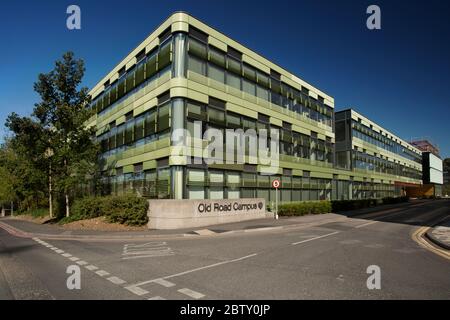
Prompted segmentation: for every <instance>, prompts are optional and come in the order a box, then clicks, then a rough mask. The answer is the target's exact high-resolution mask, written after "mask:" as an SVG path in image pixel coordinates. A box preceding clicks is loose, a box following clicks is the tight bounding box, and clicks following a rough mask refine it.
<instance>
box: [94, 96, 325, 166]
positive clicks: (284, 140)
mask: <svg viewBox="0 0 450 320" xmlns="http://www.w3.org/2000/svg"><path fill="white" fill-rule="evenodd" d="M211 101H212V102H211V103H210V104H211V105H208V106H207V105H202V104H198V103H195V102H193V101H190V100H187V101H186V106H185V108H186V115H187V121H186V128H187V130H188V131H189V132H190V134H191V136H194V122H195V121H201V123H202V128H203V130H207V129H208V128H216V129H220V130H224V129H225V128H229V129H236V128H242V129H243V130H248V129H254V130H255V131H259V130H261V129H265V130H267V131H268V132H269V130H274V129H275V130H279V132H280V147H279V151H280V153H281V154H284V155H290V156H296V157H301V158H305V159H312V160H317V161H325V162H328V163H333V144H332V143H331V140H330V139H329V138H328V139H327V140H321V139H318V138H317V134H315V133H313V134H312V136H308V135H305V134H301V133H298V132H294V131H292V129H291V125H290V124H288V123H284V124H283V127H277V126H274V125H271V124H270V121H269V117H267V116H265V115H262V114H261V115H260V117H259V119H258V120H256V119H253V118H249V117H246V116H243V115H239V114H236V113H232V112H229V111H226V108H225V106H224V104H223V105H222V108H223V109H221V107H220V102H219V101H217V103H215V102H213V101H215V99H212V100H211ZM217 105H219V107H218V106H217ZM170 106H171V104H170V101H166V102H164V103H163V104H161V105H159V106H157V107H155V108H153V109H151V110H149V111H147V112H145V113H144V114H142V115H139V116H137V117H135V118H133V116H132V113H130V114H128V115H126V122H125V123H123V124H121V125H119V126H115V122H113V123H111V124H110V129H109V130H108V131H107V132H105V133H103V134H102V135H101V136H99V137H97V139H98V141H99V142H100V150H101V153H102V156H103V157H105V158H106V157H109V156H111V155H113V154H117V153H120V152H122V151H125V150H127V149H132V148H135V147H137V146H141V145H143V144H145V143H147V142H150V141H154V140H156V139H158V138H159V139H161V138H165V137H167V136H168V135H169V134H170V121H171V120H170V117H171V115H170V112H171V108H170ZM224 133H225V132H224ZM202 134H203V132H202ZM269 143H270V139H268V146H270V144H269ZM247 148H248V146H247ZM247 154H248V152H247Z"/></svg>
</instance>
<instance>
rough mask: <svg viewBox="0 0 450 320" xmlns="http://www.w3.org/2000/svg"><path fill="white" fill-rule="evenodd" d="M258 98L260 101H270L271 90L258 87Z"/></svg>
mask: <svg viewBox="0 0 450 320" xmlns="http://www.w3.org/2000/svg"><path fill="white" fill-rule="evenodd" d="M256 96H257V97H258V98H260V99H263V100H266V101H269V90H268V89H265V88H263V87H260V86H256Z"/></svg>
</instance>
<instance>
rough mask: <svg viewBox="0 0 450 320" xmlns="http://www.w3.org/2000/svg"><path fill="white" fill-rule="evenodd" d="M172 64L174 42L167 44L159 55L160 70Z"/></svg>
mask: <svg viewBox="0 0 450 320" xmlns="http://www.w3.org/2000/svg"><path fill="white" fill-rule="evenodd" d="M171 62H172V42H170V41H169V42H167V43H166V44H164V45H163V46H162V47H161V48H159V53H158V70H162V69H164V68H165V67H167V66H168V65H169V64H170V63H171Z"/></svg>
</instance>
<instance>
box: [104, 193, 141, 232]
mask: <svg viewBox="0 0 450 320" xmlns="http://www.w3.org/2000/svg"><path fill="white" fill-rule="evenodd" d="M147 210H148V201H147V199H145V198H139V197H137V196H134V195H125V196H110V197H105V198H104V201H103V212H104V215H105V216H106V219H107V220H108V221H109V222H118V223H122V224H128V225H144V224H146V223H147V222H148V216H147Z"/></svg>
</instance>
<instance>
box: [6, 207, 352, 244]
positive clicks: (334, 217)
mask: <svg viewBox="0 0 450 320" xmlns="http://www.w3.org/2000/svg"><path fill="white" fill-rule="evenodd" d="M345 219H347V218H346V217H344V216H342V215H338V214H333V213H328V214H320V215H308V216H302V217H281V218H280V219H278V220H275V219H273V218H267V219H258V220H250V221H242V222H235V223H227V224H220V225H214V226H209V227H199V228H195V229H192V228H191V229H177V230H144V231H96V230H67V229H64V228H62V227H61V226H59V225H56V224H37V223H33V222H30V221H26V220H19V219H14V218H2V219H0V228H3V229H5V230H6V231H8V232H10V233H13V234H15V235H16V236H20V237H39V238H46V239H94V240H95V239H98V240H111V239H113V240H114V239H117V240H123V239H130V238H133V239H147V238H162V237H188V236H199V235H211V234H225V233H237V232H253V231H263V230H275V229H282V228H295V227H302V226H305V227H307V226H312V225H320V224H325V223H330V222H335V221H341V220H345Z"/></svg>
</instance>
